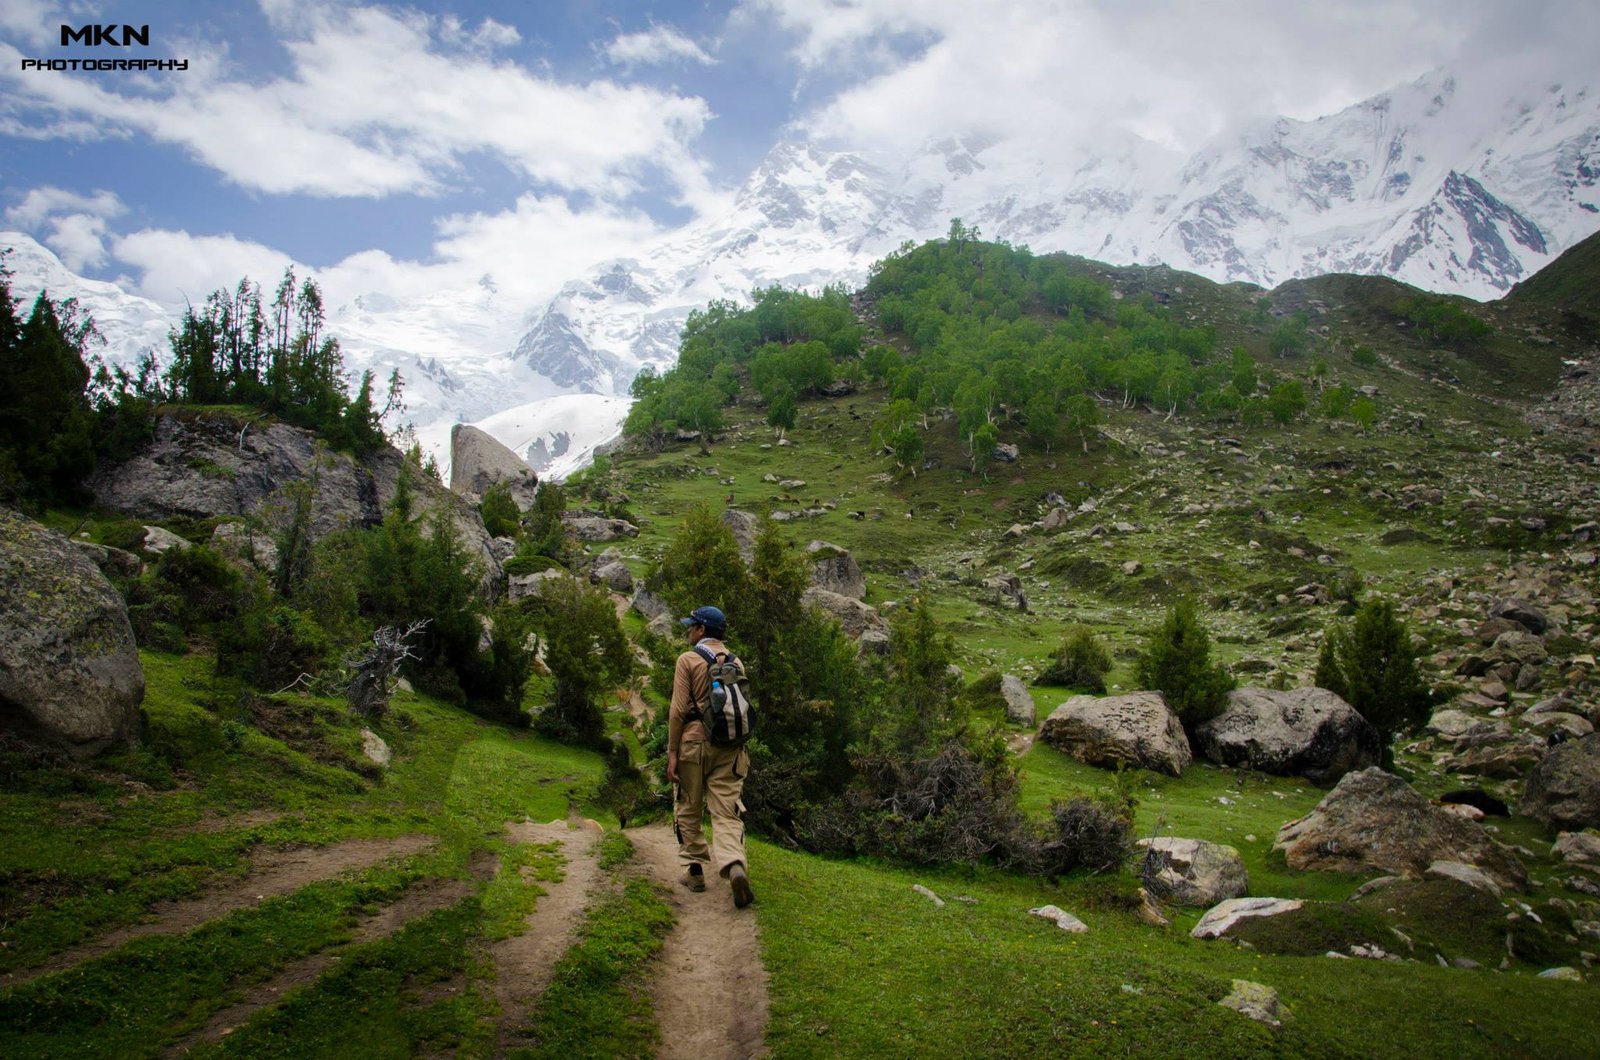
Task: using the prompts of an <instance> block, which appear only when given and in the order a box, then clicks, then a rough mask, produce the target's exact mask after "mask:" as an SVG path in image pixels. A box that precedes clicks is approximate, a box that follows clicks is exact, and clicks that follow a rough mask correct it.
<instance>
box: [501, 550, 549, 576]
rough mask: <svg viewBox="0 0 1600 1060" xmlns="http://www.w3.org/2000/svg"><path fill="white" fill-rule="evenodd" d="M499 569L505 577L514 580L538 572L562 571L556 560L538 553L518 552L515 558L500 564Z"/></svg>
mask: <svg viewBox="0 0 1600 1060" xmlns="http://www.w3.org/2000/svg"><path fill="white" fill-rule="evenodd" d="M500 569H501V570H503V571H505V572H506V577H508V578H516V577H521V576H522V575H524V574H538V573H539V572H540V571H547V570H562V569H563V568H562V566H561V563H560V562H559V561H558V560H554V559H551V558H550V557H549V556H543V555H539V554H538V553H526V552H518V553H517V554H516V555H515V556H512V557H511V558H510V559H508V560H506V561H505V563H503V564H501V566H500Z"/></svg>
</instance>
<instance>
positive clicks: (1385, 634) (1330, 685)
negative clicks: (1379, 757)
mask: <svg viewBox="0 0 1600 1060" xmlns="http://www.w3.org/2000/svg"><path fill="white" fill-rule="evenodd" d="M1314 680H1315V682H1316V684H1317V686H1318V687H1319V688H1326V689H1327V690H1328V691H1330V692H1332V693H1334V694H1335V695H1337V696H1339V697H1341V698H1342V699H1344V700H1345V701H1346V702H1348V703H1349V704H1350V705H1351V706H1352V707H1354V708H1355V709H1356V710H1357V712H1359V713H1360V714H1361V716H1362V717H1363V718H1366V719H1367V721H1369V722H1371V723H1372V727H1373V728H1375V729H1377V730H1378V733H1379V734H1380V735H1381V736H1382V738H1383V746H1384V755H1385V758H1386V759H1387V758H1389V757H1390V756H1391V754H1392V752H1391V750H1390V749H1389V748H1390V744H1391V743H1392V742H1393V739H1394V737H1395V736H1396V735H1397V734H1401V733H1406V732H1409V731H1411V730H1412V729H1414V728H1416V727H1417V726H1418V725H1420V724H1422V723H1423V722H1424V721H1426V720H1427V718H1428V711H1429V708H1430V705H1431V702H1432V696H1431V694H1430V692H1429V690H1428V689H1427V687H1426V686H1425V685H1424V684H1423V682H1422V675H1421V674H1420V673H1419V672H1418V670H1417V653H1416V650H1415V649H1414V648H1413V647H1412V646H1411V634H1410V632H1409V631H1408V630H1407V629H1406V626H1405V623H1404V622H1402V621H1401V620H1400V618H1399V616H1398V615H1397V614H1396V613H1395V607H1394V603H1393V602H1392V601H1390V600H1385V599H1382V598H1379V597H1368V598H1367V599H1366V600H1365V601H1364V602H1363V603H1362V604H1361V606H1360V608H1359V609H1357V611H1356V614H1355V618H1354V619H1353V620H1352V621H1351V624H1350V625H1349V626H1348V627H1345V626H1343V625H1334V626H1331V627H1330V628H1329V629H1328V630H1327V632H1326V633H1325V634H1324V636H1323V638H1322V648H1321V650H1320V652H1319V653H1318V656H1317V670H1316V676H1315V678H1314Z"/></svg>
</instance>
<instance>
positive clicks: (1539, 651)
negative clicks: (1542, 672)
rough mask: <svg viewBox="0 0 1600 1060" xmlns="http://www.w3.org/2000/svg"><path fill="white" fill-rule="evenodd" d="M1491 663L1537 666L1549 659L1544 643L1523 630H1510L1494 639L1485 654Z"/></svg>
mask: <svg viewBox="0 0 1600 1060" xmlns="http://www.w3.org/2000/svg"><path fill="white" fill-rule="evenodd" d="M1486 655H1487V658H1488V659H1489V661H1491V662H1495V663H1503V662H1510V663H1516V664H1518V665H1519V666H1538V665H1540V664H1542V663H1544V662H1546V661H1548V660H1549V658H1550V650H1549V649H1548V648H1546V647H1545V646H1544V641H1543V640H1542V639H1541V638H1539V637H1537V636H1535V635H1533V634H1532V633H1529V632H1528V631H1527V630H1524V629H1511V630H1507V631H1506V632H1504V633H1502V634H1500V635H1499V636H1498V637H1496V638H1495V639H1494V644H1493V645H1491V646H1490V648H1489V651H1488V652H1487V653H1486Z"/></svg>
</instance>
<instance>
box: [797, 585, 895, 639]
mask: <svg viewBox="0 0 1600 1060" xmlns="http://www.w3.org/2000/svg"><path fill="white" fill-rule="evenodd" d="M800 602H801V603H803V604H805V605H806V606H807V607H810V608H813V609H815V610H818V611H821V612H822V613H823V614H825V615H830V616H832V617H833V618H836V619H838V620H839V625H840V626H842V627H843V628H844V631H845V633H846V634H847V635H848V636H851V637H857V638H859V637H860V636H861V635H862V634H863V633H865V632H866V631H867V630H869V629H887V628H888V623H886V622H884V620H883V616H881V615H879V614H878V609H877V608H876V607H873V606H871V605H869V604H864V603H862V602H861V601H860V600H857V599H854V598H853V597H849V596H840V595H839V594H838V593H831V592H829V591H828V590H826V589H818V588H816V587H815V586H813V587H812V588H810V589H807V590H806V591H805V594H804V595H802V596H801V597H800Z"/></svg>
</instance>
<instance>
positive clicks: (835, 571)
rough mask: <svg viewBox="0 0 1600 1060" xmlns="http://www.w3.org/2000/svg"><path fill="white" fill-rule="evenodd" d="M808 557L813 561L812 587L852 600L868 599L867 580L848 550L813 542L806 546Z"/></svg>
mask: <svg viewBox="0 0 1600 1060" xmlns="http://www.w3.org/2000/svg"><path fill="white" fill-rule="evenodd" d="M806 556H807V558H808V559H810V560H811V584H812V585H814V586H816V587H817V588H818V589H823V590H826V591H827V592H830V593H838V594H839V595H840V596H848V597H850V598H851V599H852V600H865V599H866V597H867V579H866V578H865V577H864V576H863V575H862V573H861V568H860V566H858V565H857V564H856V559H855V557H854V556H852V555H851V554H850V552H849V550H848V549H843V548H840V547H839V546H838V545H832V544H829V543H828V542H826V541H813V542H811V543H810V544H809V545H807V546H806Z"/></svg>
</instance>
